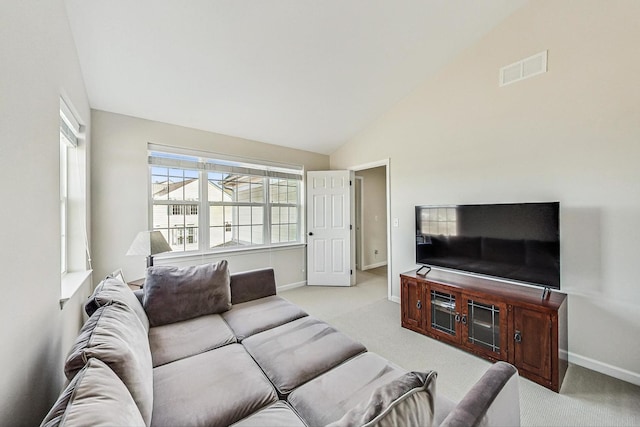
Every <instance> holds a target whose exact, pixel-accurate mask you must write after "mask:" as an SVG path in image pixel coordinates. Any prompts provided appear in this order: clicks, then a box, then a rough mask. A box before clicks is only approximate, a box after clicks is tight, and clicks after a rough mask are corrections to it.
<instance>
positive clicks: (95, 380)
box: [41, 359, 145, 427]
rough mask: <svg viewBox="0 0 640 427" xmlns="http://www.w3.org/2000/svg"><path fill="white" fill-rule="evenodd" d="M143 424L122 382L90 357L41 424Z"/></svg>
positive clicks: (55, 426)
mask: <svg viewBox="0 0 640 427" xmlns="http://www.w3.org/2000/svg"><path fill="white" fill-rule="evenodd" d="M89 425H91V426H144V425H145V423H144V420H143V419H142V415H141V414H140V410H138V407H137V406H136V403H135V402H134V401H133V398H132V397H131V394H130V393H129V391H128V390H127V387H126V386H125V385H124V383H123V382H122V381H121V380H120V378H118V376H117V375H116V374H115V373H114V372H113V371H112V370H111V368H109V367H108V366H107V365H105V364H104V362H102V361H100V360H98V359H89V360H88V361H87V364H86V365H85V366H84V368H82V369H81V370H80V372H78V375H76V376H75V377H74V378H73V380H72V381H71V382H70V383H69V385H68V386H67V387H66V388H65V390H64V391H63V392H62V394H61V395H60V397H58V400H57V401H56V403H55V404H54V405H53V407H52V408H51V410H50V411H49V413H48V414H47V416H46V417H45V418H44V421H42V424H41V427H62V426H89Z"/></svg>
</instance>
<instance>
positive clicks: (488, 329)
mask: <svg viewBox="0 0 640 427" xmlns="http://www.w3.org/2000/svg"><path fill="white" fill-rule="evenodd" d="M462 316H463V317H462V323H463V325H464V326H465V333H464V341H465V343H466V345H467V346H468V347H472V348H474V349H476V350H480V351H482V352H483V353H485V354H486V355H488V356H492V357H495V358H500V357H502V356H501V355H506V341H505V338H506V334H507V331H506V327H505V325H506V316H507V310H506V306H505V305H504V304H501V303H498V304H492V303H487V302H484V301H478V300H476V299H470V298H465V310H464V313H463V315H462Z"/></svg>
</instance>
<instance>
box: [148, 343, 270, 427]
mask: <svg viewBox="0 0 640 427" xmlns="http://www.w3.org/2000/svg"><path fill="white" fill-rule="evenodd" d="M153 390H154V398H153V420H152V422H153V425H154V426H172V427H173V426H228V425H229V424H232V423H234V422H236V421H239V420H241V419H243V418H245V417H247V416H248V415H250V414H252V413H254V412H256V411H257V410H259V409H260V408H264V407H265V406H267V405H269V404H271V403H273V402H275V401H276V400H277V396H276V392H275V390H274V389H273V386H272V385H271V384H270V383H269V380H268V379H267V378H266V377H265V376H264V373H263V372H262V371H261V370H260V368H259V367H258V365H256V364H255V362H254V361H253V360H252V359H251V356H249V354H247V352H246V351H245V349H244V348H243V347H242V346H241V345H240V344H230V345H227V346H224V347H220V348H217V349H215V350H211V351H207V352H205V353H201V354H198V355H196V356H192V357H187V358H186V359H181V360H177V361H175V362H172V363H167V364H166V365H162V366H158V367H157V368H154V369H153Z"/></svg>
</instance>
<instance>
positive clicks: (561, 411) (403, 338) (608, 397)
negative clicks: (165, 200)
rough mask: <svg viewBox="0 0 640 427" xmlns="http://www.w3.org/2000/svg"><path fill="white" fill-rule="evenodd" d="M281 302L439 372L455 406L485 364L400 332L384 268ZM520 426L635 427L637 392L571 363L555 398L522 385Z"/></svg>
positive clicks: (639, 419) (290, 294)
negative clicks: (351, 281) (348, 283)
mask: <svg viewBox="0 0 640 427" xmlns="http://www.w3.org/2000/svg"><path fill="white" fill-rule="evenodd" d="M281 296H283V297H285V298H287V299H289V300H290V301H292V302H294V303H296V304H299V305H300V306H302V307H304V309H305V310H307V312H308V313H309V314H311V315H313V316H316V317H318V318H320V319H323V320H325V321H327V322H329V323H331V324H332V325H334V326H335V327H337V328H338V329H340V330H341V331H342V332H344V333H346V334H347V335H349V336H351V337H353V338H354V339H356V340H358V341H360V342H362V343H363V344H364V345H365V346H366V347H367V348H368V349H369V350H370V351H373V352H376V353H378V354H380V355H382V356H384V357H386V358H387V359H389V360H391V361H393V362H394V363H396V364H398V365H399V366H401V367H403V368H405V369H407V370H426V369H435V370H436V371H438V382H437V389H438V393H443V394H444V395H446V396H448V397H450V398H452V399H454V400H458V399H460V398H461V397H462V396H463V395H464V394H465V393H466V391H467V390H468V389H469V388H470V387H471V386H472V385H473V383H474V382H475V381H476V380H477V379H478V378H480V376H481V375H482V374H483V373H484V371H486V369H487V368H488V367H489V366H490V363H489V362H487V361H485V360H483V359H480V358H478V357H476V356H473V355H471V354H468V353H466V352H464V351H462V350H458V349H456V348H454V347H452V346H449V345H446V344H443V343H441V342H439V341H437V340H434V339H430V338H428V337H425V336H423V335H420V334H417V333H415V332H412V331H409V330H407V329H404V328H402V327H400V305H399V304H396V303H393V302H390V301H388V300H387V286H386V269H385V268H384V267H382V268H379V269H375V270H369V271H365V272H360V271H358V285H356V286H354V287H350V288H337V287H311V286H306V287H303V288H296V289H292V290H289V291H285V292H282V293H281ZM520 410H521V422H522V425H523V426H640V387H638V386H634V385H632V384H629V383H626V382H624V381H620V380H617V379H614V378H611V377H608V376H606V375H602V374H600V373H597V372H594V371H591V370H588V369H585V368H582V367H580V366H577V365H572V364H571V365H569V370H568V371H567V375H566V377H565V379H564V382H563V384H562V389H561V390H560V393H559V394H558V393H554V392H552V391H550V390H548V389H546V388H544V387H542V386H540V385H538V384H536V383H533V382H531V381H529V380H527V379H524V378H521V379H520Z"/></svg>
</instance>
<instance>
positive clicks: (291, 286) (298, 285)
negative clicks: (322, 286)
mask: <svg viewBox="0 0 640 427" xmlns="http://www.w3.org/2000/svg"><path fill="white" fill-rule="evenodd" d="M303 286H307V281H306V280H303V281H302V282H296V283H289V284H288V285H282V286H278V287H277V288H276V290H277V291H288V290H289V289H295V288H301V287H303Z"/></svg>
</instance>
